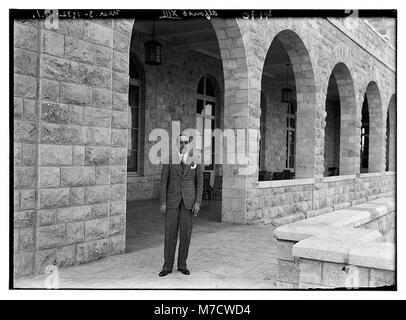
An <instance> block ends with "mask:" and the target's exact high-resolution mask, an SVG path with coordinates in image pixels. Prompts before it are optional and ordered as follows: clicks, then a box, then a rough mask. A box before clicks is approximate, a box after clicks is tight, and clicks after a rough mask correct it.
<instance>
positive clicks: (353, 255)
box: [274, 197, 395, 271]
mask: <svg viewBox="0 0 406 320" xmlns="http://www.w3.org/2000/svg"><path fill="white" fill-rule="evenodd" d="M394 208H395V203H394V198H392V197H386V198H380V199H376V200H372V201H369V202H367V203H363V204H359V205H356V206H353V207H350V208H346V209H342V210H337V211H334V212H329V213H326V214H322V215H319V216H316V217H313V218H309V219H306V220H303V221H298V222H295V223H291V224H289V225H284V226H281V227H279V228H277V229H276V230H275V231H274V235H275V237H276V238H277V239H278V241H283V240H285V241H292V242H297V243H296V244H294V245H293V246H292V251H291V252H292V254H291V255H292V258H293V259H303V258H304V259H310V260H313V261H323V262H326V263H327V262H332V263H340V264H350V265H355V266H360V267H366V268H375V269H380V270H389V271H393V270H395V244H394V243H385V242H382V235H381V233H380V232H378V231H376V230H369V229H362V228H357V227H359V226H361V225H363V224H365V223H368V222H369V221H373V220H375V219H377V218H380V217H382V216H385V215H386V214H388V213H390V212H393V211H394Z"/></svg>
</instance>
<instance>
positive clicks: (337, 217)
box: [274, 198, 395, 241]
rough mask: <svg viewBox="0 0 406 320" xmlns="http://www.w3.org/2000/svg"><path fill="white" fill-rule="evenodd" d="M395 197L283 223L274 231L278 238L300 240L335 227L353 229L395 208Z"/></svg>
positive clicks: (330, 230) (333, 230)
mask: <svg viewBox="0 0 406 320" xmlns="http://www.w3.org/2000/svg"><path fill="white" fill-rule="evenodd" d="M394 207H395V206H394V199H393V198H380V199H376V200H373V201H370V202H367V203H362V204H358V205H355V206H353V207H350V208H346V209H341V210H337V211H333V212H329V213H325V214H322V215H319V216H316V217H313V218H309V219H306V220H302V221H297V222H294V223H291V224H288V225H283V226H281V227H279V228H277V229H276V230H275V231H274V234H275V236H276V238H278V239H283V240H290V241H300V240H304V239H306V238H308V237H311V236H315V235H322V234H326V233H329V232H333V233H336V231H337V230H336V229H335V228H343V227H347V228H348V230H353V231H355V232H358V231H356V230H358V229H354V228H356V227H358V226H360V225H362V224H364V223H367V222H369V221H371V220H374V219H377V218H379V217H381V216H383V215H386V214H387V213H388V212H391V211H393V210H394Z"/></svg>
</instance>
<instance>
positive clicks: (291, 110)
mask: <svg viewBox="0 0 406 320" xmlns="http://www.w3.org/2000/svg"><path fill="white" fill-rule="evenodd" d="M295 141H296V108H295V105H294V104H293V102H288V103H287V117H286V169H289V170H291V171H294V170H295Z"/></svg>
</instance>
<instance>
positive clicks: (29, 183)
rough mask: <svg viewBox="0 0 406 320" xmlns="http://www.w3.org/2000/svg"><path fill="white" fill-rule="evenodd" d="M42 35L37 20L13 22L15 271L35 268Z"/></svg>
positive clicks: (25, 272)
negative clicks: (39, 77) (39, 76)
mask: <svg viewBox="0 0 406 320" xmlns="http://www.w3.org/2000/svg"><path fill="white" fill-rule="evenodd" d="M39 44H40V41H39V33H38V24H37V23H36V22H35V21H18V22H16V23H14V48H13V50H14V123H13V124H14V146H13V149H14V216H13V221H14V232H13V236H14V266H15V270H14V272H15V273H16V274H21V275H24V274H29V273H31V272H32V270H33V268H34V250H35V230H36V215H37V211H36V208H37V201H36V200H37V196H36V195H37V191H38V187H37V183H36V180H37V174H38V173H37V168H36V166H37V150H38V144H37V140H38V101H37V100H38V82H39V79H38V68H39V49H40V47H39Z"/></svg>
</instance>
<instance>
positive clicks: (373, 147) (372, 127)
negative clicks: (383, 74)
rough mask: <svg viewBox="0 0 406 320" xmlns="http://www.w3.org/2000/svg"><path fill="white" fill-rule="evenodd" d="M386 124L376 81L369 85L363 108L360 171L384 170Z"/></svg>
mask: <svg viewBox="0 0 406 320" xmlns="http://www.w3.org/2000/svg"><path fill="white" fill-rule="evenodd" d="M384 139H385V133H384V126H383V112H382V102H381V96H380V93H379V89H378V85H377V84H376V82H373V81H372V82H370V83H369V84H368V86H367V89H366V92H365V95H364V101H363V104H362V109H361V152H360V158H361V159H360V160H361V161H360V162H361V164H360V172H361V173H366V172H370V173H372V172H382V171H383V170H384V154H385V150H384Z"/></svg>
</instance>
